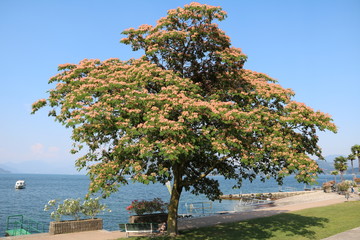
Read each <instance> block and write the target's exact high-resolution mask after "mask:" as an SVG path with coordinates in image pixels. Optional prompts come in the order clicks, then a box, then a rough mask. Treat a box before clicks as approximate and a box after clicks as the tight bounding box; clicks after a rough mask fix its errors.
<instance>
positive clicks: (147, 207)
mask: <svg viewBox="0 0 360 240" xmlns="http://www.w3.org/2000/svg"><path fill="white" fill-rule="evenodd" d="M167 206H168V203H165V202H163V201H162V200H161V199H160V198H154V199H153V200H151V201H146V200H141V201H138V200H134V201H132V202H131V204H130V205H129V206H127V207H126V210H128V211H130V212H135V214H137V215H142V214H144V213H154V212H161V213H164V212H166V210H167Z"/></svg>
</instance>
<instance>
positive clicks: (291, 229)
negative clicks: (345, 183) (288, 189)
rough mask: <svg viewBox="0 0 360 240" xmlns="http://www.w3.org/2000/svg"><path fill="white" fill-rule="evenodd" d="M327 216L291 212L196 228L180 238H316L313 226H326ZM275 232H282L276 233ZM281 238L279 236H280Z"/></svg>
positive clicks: (243, 239) (245, 239)
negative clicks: (308, 215)
mask: <svg viewBox="0 0 360 240" xmlns="http://www.w3.org/2000/svg"><path fill="white" fill-rule="evenodd" d="M327 222H329V220H328V219H327V218H319V217H306V216H301V215H296V214H291V213H283V214H279V215H276V216H271V217H266V218H260V219H253V220H248V221H243V222H236V223H229V224H221V225H217V226H213V227H207V228H202V229H196V230H189V231H184V232H183V234H184V235H183V236H181V238H180V239H209V240H210V239H214V240H215V239H230V240H231V239H241V240H248V239H269V238H274V237H277V238H278V237H279V236H284V239H286V238H289V237H296V236H298V237H303V238H307V239H316V232H314V231H312V230H311V227H325V225H324V224H325V223H327ZM275 232H280V233H278V234H276V235H275ZM278 239H279V238H278Z"/></svg>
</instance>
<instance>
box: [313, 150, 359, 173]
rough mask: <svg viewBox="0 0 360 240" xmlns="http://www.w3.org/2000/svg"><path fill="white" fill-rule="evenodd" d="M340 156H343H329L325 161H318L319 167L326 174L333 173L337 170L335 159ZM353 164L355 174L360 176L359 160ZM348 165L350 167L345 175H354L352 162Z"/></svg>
mask: <svg viewBox="0 0 360 240" xmlns="http://www.w3.org/2000/svg"><path fill="white" fill-rule="evenodd" d="M339 156H342V155H329V156H326V157H325V160H316V162H317V164H318V165H319V167H320V168H321V169H323V171H324V172H325V173H330V172H331V171H334V170H335V167H334V159H335V158H336V157H339ZM345 157H346V156H345ZM353 163H354V173H355V174H358V173H359V167H358V160H357V159H356V160H355V161H354V162H353ZM347 165H348V169H347V171H346V172H345V174H351V173H352V170H351V162H350V161H348V164H347Z"/></svg>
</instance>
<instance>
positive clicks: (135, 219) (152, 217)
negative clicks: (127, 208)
mask: <svg viewBox="0 0 360 240" xmlns="http://www.w3.org/2000/svg"><path fill="white" fill-rule="evenodd" d="M167 217H168V214H167V213H154V214H144V215H133V216H130V218H129V223H163V222H167Z"/></svg>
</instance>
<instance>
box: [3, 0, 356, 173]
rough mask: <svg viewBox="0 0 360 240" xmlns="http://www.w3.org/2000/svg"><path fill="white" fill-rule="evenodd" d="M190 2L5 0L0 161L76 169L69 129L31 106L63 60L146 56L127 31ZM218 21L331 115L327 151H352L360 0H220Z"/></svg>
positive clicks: (251, 56) (18, 166)
mask: <svg viewBox="0 0 360 240" xmlns="http://www.w3.org/2000/svg"><path fill="white" fill-rule="evenodd" d="M190 2H191V1H168V0H152V1H148V0H142V1H141V0H134V1H120V0H117V1H115V0H107V1H91V0H78V1H70V0H52V1H48V0H44V1H40V0H33V1H25V0H17V1H13V0H2V1H0V33H1V37H0V56H1V57H0V81H1V87H0V109H1V117H0V133H1V135H0V136H1V137H0V167H2V168H7V169H10V170H13V171H18V172H30V173H76V170H75V167H74V160H75V159H76V157H77V156H74V155H71V154H70V153H69V150H70V149H71V144H72V142H71V140H70V131H69V130H68V129H65V128H64V127H63V126H61V125H60V124H59V123H56V122H54V121H53V119H52V118H49V117H47V111H45V110H41V111H39V112H38V113H37V114H36V115H30V110H31V104H32V103H33V102H35V101H36V100H37V99H40V98H46V97H47V93H46V91H47V90H48V89H50V88H51V87H52V86H50V85H48V84H47V81H48V79H49V78H50V77H51V76H53V75H55V74H56V73H57V66H58V65H59V64H63V63H78V62H79V61H80V60H82V59H84V58H97V59H101V60H105V59H108V58H112V57H118V58H120V59H123V60H126V59H129V58H132V57H135V58H136V57H139V56H140V55H141V53H139V52H132V51H131V49H130V47H129V46H126V45H123V44H120V43H119V40H120V39H121V38H122V37H123V36H121V34H120V33H121V32H122V30H124V29H127V28H129V27H138V26H139V25H141V24H151V25H153V24H155V22H156V20H157V19H159V18H160V17H163V16H165V15H166V12H167V10H169V9H173V8H176V7H179V6H184V5H185V4H188V3H190ZM198 2H200V3H206V4H210V5H215V6H222V8H223V9H224V10H225V11H226V12H227V13H228V18H227V19H226V20H225V21H223V22H221V23H220V24H219V26H220V27H221V28H222V29H223V30H224V31H225V32H226V33H227V35H229V36H230V37H231V40H232V44H233V46H235V47H239V48H242V50H243V52H244V53H245V54H247V55H248V62H247V63H246V64H245V68H247V69H251V70H254V71H257V72H263V73H266V74H268V75H270V76H271V77H273V78H275V79H277V80H278V81H279V83H280V84H281V85H282V86H283V87H286V88H292V89H293V90H294V91H295V93H296V96H295V100H297V101H300V102H304V103H305V104H307V105H309V106H311V107H313V108H314V109H315V110H321V111H323V112H326V113H329V114H331V115H332V116H333V118H334V121H335V123H336V124H337V126H338V128H339V131H338V133H337V134H333V133H330V132H325V133H320V134H319V136H320V146H321V147H322V149H323V153H324V155H325V156H326V155H333V154H340V155H345V156H347V155H348V154H349V153H350V147H351V146H353V145H354V144H360V137H359V136H360V127H359V119H360V111H359V103H360V94H359V90H360V81H359V80H360V79H359V74H358V70H359V68H360V57H359V56H360V1H358V0H317V1H313V0H302V1H297V0H293V1H287V0H284V1H280V0H272V1H268V0H252V1H242V0H223V1H210V0H209V1H206V0H204V1H198Z"/></svg>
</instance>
